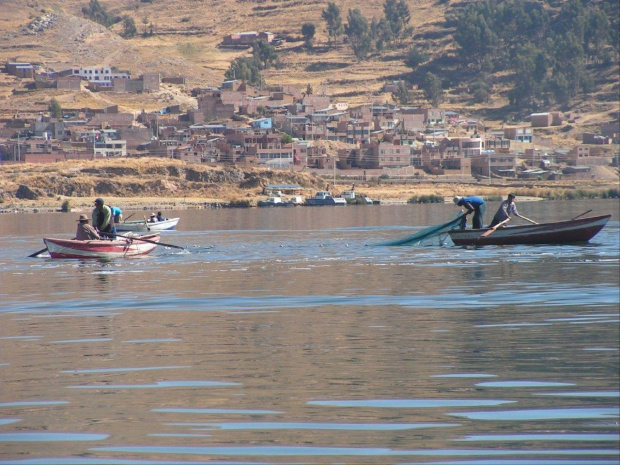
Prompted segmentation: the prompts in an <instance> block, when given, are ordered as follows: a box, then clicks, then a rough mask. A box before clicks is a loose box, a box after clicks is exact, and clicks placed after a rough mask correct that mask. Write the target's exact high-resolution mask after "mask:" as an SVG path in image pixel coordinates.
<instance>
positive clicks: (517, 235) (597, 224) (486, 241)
mask: <svg viewBox="0 0 620 465" xmlns="http://www.w3.org/2000/svg"><path fill="white" fill-rule="evenodd" d="M609 218H611V215H604V216H593V217H590V218H582V219H575V220H568V221H559V222H556V223H541V224H526V225H523V226H509V227H506V228H499V229H497V230H496V231H495V232H492V233H491V234H489V235H488V236H486V237H483V234H484V233H485V232H487V231H489V230H490V228H483V229H455V230H452V231H450V232H449V234H450V239H452V242H454V244H455V245H476V246H481V245H520V244H531V245H533V244H567V243H579V242H588V241H589V240H590V239H592V238H593V237H594V236H595V235H596V234H598V232H599V231H600V230H601V229H603V227H604V226H605V225H606V224H607V221H609Z"/></svg>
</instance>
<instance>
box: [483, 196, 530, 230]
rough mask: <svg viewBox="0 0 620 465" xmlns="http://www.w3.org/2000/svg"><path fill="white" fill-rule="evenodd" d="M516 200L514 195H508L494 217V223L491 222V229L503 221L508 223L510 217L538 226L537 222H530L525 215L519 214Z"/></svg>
mask: <svg viewBox="0 0 620 465" xmlns="http://www.w3.org/2000/svg"><path fill="white" fill-rule="evenodd" d="M515 198H516V196H515V195H514V194H508V198H507V199H506V200H504V201H503V202H502V203H501V205H500V206H499V209H498V210H497V213H496V214H495V216H494V217H493V221H491V224H490V225H489V228H492V227H494V226H496V225H498V224H500V223H501V222H502V221H506V220H507V219H508V218H510V215H514V216H518V217H519V218H523V219H524V220H525V221H529V222H530V223H532V224H538V223H537V222H536V221H533V220H530V219H529V218H526V217H525V216H523V215H519V212H518V211H517V206H516V205H515Z"/></svg>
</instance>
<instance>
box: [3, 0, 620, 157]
mask: <svg viewBox="0 0 620 465" xmlns="http://www.w3.org/2000/svg"><path fill="white" fill-rule="evenodd" d="M336 3H337V5H338V6H339V7H340V10H341V17H342V19H343V23H346V20H347V12H348V10H349V9H350V8H359V9H360V10H361V12H362V13H363V14H364V16H365V17H366V18H368V19H369V20H370V19H371V18H373V17H375V18H377V19H378V18H380V17H382V16H383V4H384V3H385V1H384V0H368V1H367V2H363V3H359V2H355V1H352V0H339V1H338V2H336ZM407 3H408V5H409V9H410V11H411V21H410V25H411V26H412V27H413V35H412V36H411V38H410V39H406V40H404V41H403V42H402V43H401V44H400V45H399V46H398V47H396V48H394V49H392V50H388V51H384V52H382V53H380V54H378V53H377V54H374V55H371V56H370V57H369V59H367V60H364V61H359V60H357V59H356V58H355V57H354V55H353V53H352V51H351V47H350V46H349V45H347V44H346V43H344V40H343V38H341V39H340V40H339V41H338V42H337V43H332V44H328V36H327V30H326V25H325V21H323V20H322V18H321V13H322V11H323V10H324V9H325V8H326V7H327V2H316V1H315V0H262V1H260V2H255V1H248V0H166V1H163V0H152V1H150V2H142V1H139V0H101V1H100V4H101V5H102V6H104V7H105V8H106V9H107V11H108V12H109V13H110V14H111V15H114V16H117V17H125V16H129V17H131V18H132V19H133V20H134V22H135V24H136V27H137V29H138V33H137V34H136V35H135V36H133V37H130V38H122V37H121V36H120V34H121V33H122V29H123V28H122V24H121V23H117V24H115V25H113V26H112V27H110V28H109V29H106V28H105V27H103V26H101V25H99V24H97V23H94V22H92V21H89V20H87V19H86V18H84V16H83V14H82V11H81V10H82V8H83V7H85V6H87V5H88V1H87V0H32V1H28V2H16V1H14V0H0V11H2V15H0V61H2V62H4V61H27V62H33V63H40V64H41V65H42V66H43V68H44V69H48V70H55V71H59V70H63V69H66V68H68V67H71V66H98V65H113V66H117V67H118V68H120V69H126V70H130V71H131V72H132V73H133V74H134V75H139V74H141V73H145V72H152V71H159V72H161V73H162V74H163V75H168V76H171V75H183V76H185V77H186V78H187V85H186V86H184V87H183V86H171V85H165V86H163V88H162V90H161V91H160V92H157V93H152V94H140V95H138V94H127V93H112V92H111V93H105V94H104V93H97V94H95V93H92V92H90V91H88V90H86V89H83V90H82V91H80V92H69V91H59V90H55V89H48V90H38V91H37V90H33V89H29V88H28V86H27V82H26V81H25V80H20V79H18V78H15V77H13V76H8V75H6V74H3V73H0V116H9V117H11V116H13V115H15V114H16V113H32V112H35V113H38V112H45V111H47V106H48V104H49V101H50V99H51V98H52V97H54V98H56V99H57V100H58V101H59V102H60V104H61V106H62V107H63V108H66V109H76V108H84V107H92V108H103V107H106V106H109V105H112V104H117V105H119V107H120V109H121V110H122V111H132V112H139V111H141V110H142V109H145V110H147V111H152V110H159V109H161V108H162V107H164V106H167V105H171V104H179V105H181V108H182V109H183V110H186V109H188V108H191V107H195V106H196V103H195V100H193V99H192V98H191V97H189V96H188V93H187V92H188V91H189V90H190V89H191V88H193V87H196V86H217V85H219V84H220V83H221V82H222V80H223V79H224V72H225V71H226V70H227V69H228V67H229V64H230V62H231V61H232V60H234V59H235V58H237V57H239V56H247V55H248V53H249V52H248V50H231V49H225V48H219V47H218V44H219V43H220V42H221V41H222V39H223V37H224V36H225V35H227V34H230V33H233V32H243V31H251V30H254V31H271V32H273V33H275V34H277V35H278V36H280V37H284V38H285V39H286V40H285V42H284V43H283V44H282V46H280V47H278V55H279V60H280V62H281V66H280V67H272V68H270V69H267V70H265V71H263V75H264V77H265V80H266V83H267V85H269V84H279V83H284V84H294V85H297V86H298V87H300V88H301V89H304V90H305V89H306V87H307V86H308V85H311V86H312V88H313V89H314V92H315V93H321V92H325V93H327V94H328V95H331V96H332V97H333V98H334V100H336V101H346V102H349V103H351V104H362V103H368V102H381V103H384V102H389V101H391V94H389V93H383V92H382V91H381V89H382V86H383V84H384V83H385V82H386V81H390V80H394V79H401V78H411V77H413V76H414V74H415V73H413V74H412V70H411V69H409V68H408V67H406V66H405V64H404V57H405V54H406V52H407V50H408V49H409V47H411V46H412V45H413V44H416V45H417V46H419V47H422V48H423V49H424V50H425V51H427V52H428V53H429V54H430V55H432V56H441V57H443V58H442V60H443V61H444V62H454V61H455V60H454V58H455V57H456V55H457V54H458V53H459V52H458V51H457V50H456V49H455V46H454V42H453V40H452V34H453V32H454V30H453V28H452V26H450V23H449V22H446V17H447V16H449V15H450V14H452V13H453V11H454V8H455V7H458V6H462V4H461V3H458V2H454V1H447V2H444V1H436V0H416V1H413V0H410V1H408V2H407ZM52 14H53V15H55V19H54V20H53V21H51V22H50V23H49V26H48V27H47V28H45V29H42V30H39V31H34V30H33V29H32V28H33V26H32V25H33V24H37V23H36V22H37V20H39V19H40V18H42V17H46V16H49V15H52ZM306 22H312V23H313V24H314V25H315V26H316V35H315V40H314V48H313V49H312V50H306V49H305V48H304V47H303V46H302V45H303V41H302V37H301V26H302V25H303V24H304V23H306ZM151 27H152V30H153V34H152V35H149V34H146V35H145V34H144V32H147V31H148V30H150V29H151ZM450 66H452V65H450ZM450 66H447V68H444V70H443V72H457V70H456V69H452V68H451V67H450ZM617 71H618V67H617V66H615V67H613V68H612V69H609V70H606V71H605V72H604V75H600V76H598V77H597V79H598V85H597V87H596V89H594V90H593V91H592V92H591V93H590V94H589V95H587V96H586V97H582V98H580V99H576V100H575V101H574V102H572V104H571V108H570V109H569V110H571V111H572V112H573V113H574V115H575V116H577V117H578V118H577V120H576V122H575V123H574V124H571V125H570V127H568V126H564V127H562V128H558V129H556V130H552V131H551V134H547V135H549V136H551V137H554V138H555V139H556V140H557V142H558V143H559V144H560V145H563V146H564V147H571V146H572V145H575V144H576V143H577V142H578V141H579V140H580V135H581V134H582V133H583V132H584V131H596V130H597V128H598V126H599V125H600V124H601V123H603V122H607V121H613V120H617V119H618V114H619V110H620V105H619V103H618V72H617ZM501 82H502V80H501V79H500V80H498V84H496V85H495V87H494V90H493V96H492V99H491V101H489V102H487V103H485V104H484V106H482V105H479V104H475V103H473V102H472V99H471V93H470V92H468V89H467V88H466V86H462V85H461V86H459V87H458V88H447V89H445V101H444V103H443V104H442V108H444V109H449V110H454V111H456V112H459V113H460V114H461V115H463V116H464V117H467V118H479V119H481V120H483V121H484V122H485V125H488V126H490V127H501V126H502V124H503V123H504V121H506V120H508V119H510V118H513V117H517V116H516V115H512V114H508V113H509V109H508V99H507V91H508V89H507V88H504V87H503V86H502V84H501ZM414 104H416V105H428V102H426V101H425V100H424V98H423V96H422V93H421V92H420V91H418V92H417V93H416V94H415V102H414ZM557 109H558V108H549V110H557ZM562 110H567V109H562ZM514 122H518V117H517V120H515V121H514Z"/></svg>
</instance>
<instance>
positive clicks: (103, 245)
mask: <svg viewBox="0 0 620 465" xmlns="http://www.w3.org/2000/svg"><path fill="white" fill-rule="evenodd" d="M142 239H144V240H142ZM146 241H148V242H146ZM43 242H45V245H46V246H47V250H48V251H49V254H50V256H51V257H52V258H124V257H135V256H138V255H146V254H148V253H150V252H152V251H153V249H154V248H155V247H157V243H158V242H159V233H157V234H149V235H146V236H133V237H127V238H116V239H115V240H113V241H109V240H93V241H78V240H75V239H55V238H44V239H43Z"/></svg>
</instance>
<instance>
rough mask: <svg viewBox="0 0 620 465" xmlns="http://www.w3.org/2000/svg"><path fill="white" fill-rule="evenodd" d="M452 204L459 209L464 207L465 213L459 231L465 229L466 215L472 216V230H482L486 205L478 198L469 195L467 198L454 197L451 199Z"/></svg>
mask: <svg viewBox="0 0 620 465" xmlns="http://www.w3.org/2000/svg"><path fill="white" fill-rule="evenodd" d="M453 201H454V203H455V204H456V205H457V206H459V207H464V208H465V209H466V210H467V211H466V212H465V214H464V215H463V219H462V220H461V225H460V227H461V229H465V227H466V226H467V215H469V214H470V213H473V214H474V217H473V218H472V227H473V228H474V229H482V227H483V226H482V222H483V217H484V211H485V210H486V208H487V205H486V203H484V200H482V199H481V198H480V197H476V196H475V195H470V196H468V197H459V196H456V197H454V199H453Z"/></svg>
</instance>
